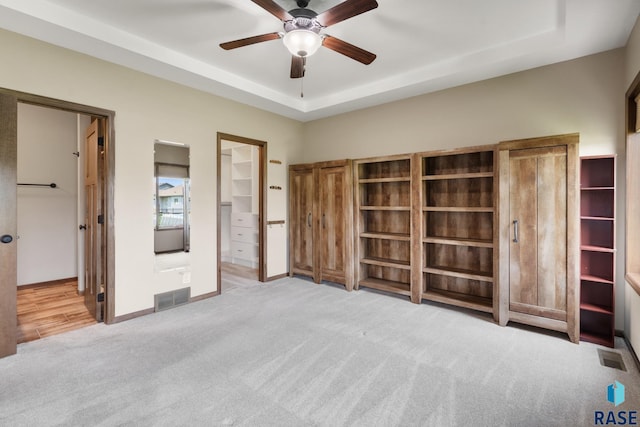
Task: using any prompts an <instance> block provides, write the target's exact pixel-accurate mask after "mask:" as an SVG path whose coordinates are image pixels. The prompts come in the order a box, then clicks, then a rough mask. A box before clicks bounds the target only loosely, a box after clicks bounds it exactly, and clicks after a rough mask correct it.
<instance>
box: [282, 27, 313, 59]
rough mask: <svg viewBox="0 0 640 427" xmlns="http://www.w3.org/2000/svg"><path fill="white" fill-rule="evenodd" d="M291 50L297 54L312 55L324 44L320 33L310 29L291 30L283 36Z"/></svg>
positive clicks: (293, 53) (283, 40)
mask: <svg viewBox="0 0 640 427" xmlns="http://www.w3.org/2000/svg"><path fill="white" fill-rule="evenodd" d="M282 42H283V43H284V45H285V46H286V47H287V49H288V50H289V52H291V54H292V55H295V56H301V57H306V56H311V55H313V54H314V53H316V51H317V50H318V49H319V48H320V46H322V37H320V34H318V33H315V32H313V31H309V30H293V31H289V32H288V33H287V34H285V36H284V37H283V38H282Z"/></svg>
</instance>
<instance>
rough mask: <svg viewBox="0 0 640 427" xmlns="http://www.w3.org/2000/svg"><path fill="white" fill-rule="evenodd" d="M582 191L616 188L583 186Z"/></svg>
mask: <svg viewBox="0 0 640 427" xmlns="http://www.w3.org/2000/svg"><path fill="white" fill-rule="evenodd" d="M580 190H581V191H600V190H615V187H581V188H580Z"/></svg>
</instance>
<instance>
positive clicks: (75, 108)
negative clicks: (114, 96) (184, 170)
mask: <svg viewBox="0 0 640 427" xmlns="http://www.w3.org/2000/svg"><path fill="white" fill-rule="evenodd" d="M0 94H3V95H8V96H12V97H14V99H15V100H16V105H17V103H24V104H31V105H36V106H40V107H46V108H54V109H58V110H64V111H69V112H72V113H77V114H84V115H88V116H92V117H98V118H101V119H103V120H104V121H105V142H104V151H105V156H104V183H103V185H104V187H103V191H104V198H105V208H104V212H103V214H104V227H105V242H104V243H105V252H104V253H105V259H103V260H102V263H103V265H104V268H105V285H106V286H105V295H104V307H105V313H104V323H106V324H111V323H114V320H115V228H114V212H115V210H114V183H115V128H114V119H115V114H116V113H115V111H111V110H106V109H103V108H98V107H93V106H89V105H84V104H78V103H75V102H69V101H64V100H60V99H55V98H49V97H45V96H40V95H35V94H31V93H26V92H20V91H15V90H11V89H6V88H0ZM16 146H17V141H16ZM14 285H15V284H14ZM16 327H17V326H16Z"/></svg>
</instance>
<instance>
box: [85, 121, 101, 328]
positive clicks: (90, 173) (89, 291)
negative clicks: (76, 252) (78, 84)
mask: <svg viewBox="0 0 640 427" xmlns="http://www.w3.org/2000/svg"><path fill="white" fill-rule="evenodd" d="M98 123H99V122H98V120H97V119H93V120H92V121H91V125H89V127H88V128H87V132H86V139H85V168H84V169H85V171H84V188H85V217H84V224H85V230H84V266H85V271H84V286H85V288H84V304H85V306H86V307H87V310H89V312H90V313H91V314H92V315H93V316H94V317H96V319H98V318H99V316H98V312H97V311H98V310H97V298H98V293H99V283H98V268H99V262H98V261H99V254H98V241H99V236H98V234H99V226H98V201H99V198H98V181H99V179H98V151H99V150H98Z"/></svg>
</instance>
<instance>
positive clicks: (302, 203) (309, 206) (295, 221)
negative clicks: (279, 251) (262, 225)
mask: <svg viewBox="0 0 640 427" xmlns="http://www.w3.org/2000/svg"><path fill="white" fill-rule="evenodd" d="M289 179H290V185H289V187H290V188H289V191H290V208H289V224H290V233H291V237H290V242H291V245H290V246H291V247H290V248H289V258H290V270H291V274H296V273H297V274H304V275H307V276H312V277H313V276H314V269H313V266H314V260H313V256H314V254H313V230H314V227H313V222H314V215H313V208H314V203H313V201H314V197H315V191H314V174H313V168H308V169H292V170H291V171H290V178H289ZM317 279H318V278H317V277H314V280H316V281H317Z"/></svg>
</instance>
